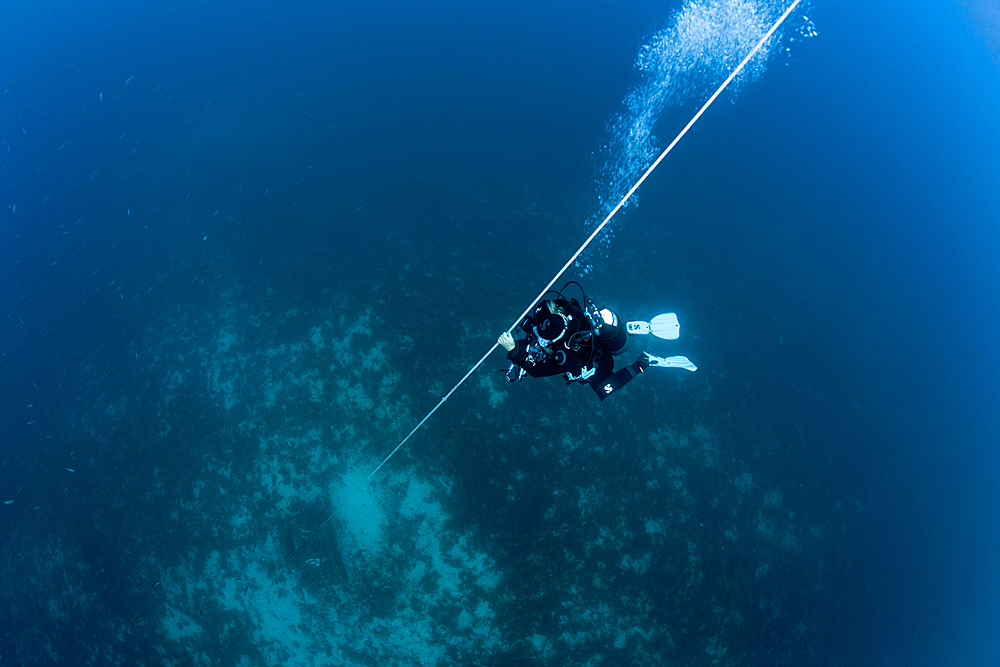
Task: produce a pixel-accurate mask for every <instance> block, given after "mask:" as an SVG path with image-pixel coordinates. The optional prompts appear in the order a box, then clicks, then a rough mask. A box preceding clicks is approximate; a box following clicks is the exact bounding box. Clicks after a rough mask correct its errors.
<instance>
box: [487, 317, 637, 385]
mask: <svg viewBox="0 0 1000 667" xmlns="http://www.w3.org/2000/svg"><path fill="white" fill-rule="evenodd" d="M554 302H555V304H556V305H557V306H559V309H561V311H562V312H561V314H562V315H563V316H564V317H565V318H566V330H565V331H564V333H563V335H562V336H560V337H559V339H558V340H556V341H555V342H553V343H552V344H550V345H547V346H542V345H540V344H539V343H538V337H537V336H536V335H535V328H536V327H537V326H538V325H539V324H540V323H541V322H542V320H544V319H545V318H546V317H548V316H549V315H550V314H551V311H550V310H549V307H548V302H542V303H540V304H539V305H537V306H536V307H535V309H534V310H533V311H532V312H531V314H530V315H528V316H527V317H525V318H524V321H523V322H521V324H520V327H519V329H520V330H521V332H522V335H521V337H520V338H518V340H517V341H516V342H515V344H514V349H513V350H511V351H510V352H508V353H507V358H508V359H510V360H511V361H512V362H514V363H515V364H517V365H518V366H520V367H521V368H523V369H524V370H525V371H527V373H528V375H530V376H531V377H548V376H551V375H559V374H562V373H569V374H571V375H576V376H579V375H580V371H581V370H583V369H587V368H594V369H595V372H594V374H593V375H591V376H590V378H588V379H586V380H570V381H571V382H572V381H576V382H584V383H587V384H589V385H590V386H591V388H592V389H593V390H594V392H595V393H596V394H597V397H598V398H600V399H601V400H602V401H603V400H604V399H605V398H607V397H608V396H610V395H611V394H613V393H614V392H616V391H617V390H619V389H621V388H622V387H623V386H625V385H626V384H627V383H628V382H629V381H631V380H632V378H634V377H636V376H637V375H638V374H639V373H641V372H642V371H644V370H645V369H646V367H647V366H648V365H649V364H648V363H646V362H645V361H644V360H638V361H636V362H634V363H632V364H630V365H629V366H627V367H625V368H623V369H622V370H620V371H618V372H617V373H615V372H614V368H615V358H614V356H613V355H612V354H610V353H609V352H607V351H605V350H604V348H603V347H601V343H600V338H599V336H598V335H597V332H595V330H594V327H593V325H591V323H590V321H589V320H588V319H587V316H586V315H584V314H583V311H582V310H581V309H580V304H579V302H578V301H577V300H576V299H573V300H572V301H567V300H565V299H555V300H554ZM559 309H557V310H559Z"/></svg>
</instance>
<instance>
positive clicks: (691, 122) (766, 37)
mask: <svg viewBox="0 0 1000 667" xmlns="http://www.w3.org/2000/svg"><path fill="white" fill-rule="evenodd" d="M800 2H802V0H794V1H793V2H792V4H791V5H789V6H788V9H786V10H785V13H784V14H782V15H781V17H780V18H779V19H778V20H777V21H775V22H774V25H772V26H771V29H770V30H768V31H767V32H766V33H764V36H763V37H761V38H760V41H759V42H757V45H756V46H754V47H753V50H752V51H750V53H748V54H747V56H746V58H744V59H743V61H742V62H740V64H739V65H737V66H736V69H734V70H733V71H732V73H730V75H729V76H728V77H727V78H726V80H725V81H723V82H722V85H721V86H719V88H718V90H716V91H715V92H714V93H713V94H712V96H711V97H710V98H708V101H707V102H705V104H704V105H703V106H702V107H701V108H700V109H698V113H696V114H695V115H694V116H693V117H692V118H691V120H689V121H688V124H687V125H685V126H684V129H683V130H681V131H680V133H679V134H678V135H677V136H676V137H674V140H673V141H671V142H670V145H669V146H667V147H666V148H665V149H664V150H663V152H662V153H660V156H659V157H658V158H656V160H654V161H653V164H651V165H649V168H648V169H646V171H645V172H644V173H643V175H642V176H640V177H639V180H638V181H636V182H635V185H633V186H632V188H631V189H630V190H629V191H628V192H627V193H625V196H624V197H622V199H621V201H620V202H618V205H617V206H615V207H614V208H613V209H611V212H610V213H608V216H607V217H606V218H604V222H602V223H601V224H600V225H598V226H597V228H596V229H595V230H594V231H593V232H591V234H590V236H588V237H587V240H586V241H584V242H583V245H581V246H580V248H579V249H578V250H577V251H576V252H575V253H573V256H572V257H570V258H569V260H568V261H567V262H566V263H565V264H564V265H563V267H562V268H561V269H559V272H558V273H556V275H554V276H553V277H552V280H550V281H549V284H548V285H546V286H545V287H544V288H543V289H542V291H541V292H539V294H538V296H537V297H535V299H534V300H533V301H531V305H529V306H528V307H527V308H526V309H525V311H524V312H523V313H521V315H520V317H518V318H517V319H516V320H514V323H513V324H511V325H510V326H509V327H508V328H507V333H510V332H511V331H513V330H514V327H516V326H517V325H518V323H519V322H520V321H521V320H523V319H524V318H525V317H526V316H527V315H528V313H530V312H531V309H532V308H534V307H535V304H536V303H538V302H539V300H540V299H541V298H542V297H543V296H545V294H546V293H547V292H548V291H549V290H550V289H552V286H553V285H555V284H556V281H557V280H559V278H560V277H562V274H564V273H566V269H568V268H569V267H570V266H572V265H573V262H575V261H576V258H577V257H579V256H580V255H581V253H583V251H584V250H585V249H586V248H587V246H588V245H590V242H591V241H593V240H594V239H595V238H596V237H597V235H598V234H600V233H601V231H603V230H604V228H605V227H606V226H607V225H608V223H609V222H611V219H612V218H613V217H615V215H616V214H617V213H618V211H620V210H621V208H622V207H623V206H625V202H627V201H628V200H629V199H630V198H631V197H632V195H633V194H635V191H636V190H638V189H639V186H640V185H642V183H643V181H645V180H646V178H647V177H648V176H649V175H650V174H651V173H653V170H654V169H656V167H657V166H659V164H660V162H662V161H663V158H665V157H667V154H668V153H670V151H672V150H673V149H674V146H676V145H677V143H678V142H679V141H680V140H681V139H682V138H683V137H684V135H685V134H687V132H688V130H690V129H691V127H692V126H693V125H694V124H695V123H697V122H698V119H699V118H701V115H702V114H703V113H705V111H706V110H707V109H708V107H710V106H712V103H713V102H715V100H716V98H717V97H718V96H719V95H721V94H722V91H724V90H725V89H726V88H727V87H728V86H729V84H730V83H732V81H733V79H735V78H736V77H737V76H739V73H740V72H742V71H743V68H744V67H746V65H747V63H748V62H750V60H751V59H752V58H753V57H754V56H755V55H757V52H758V51H760V49H761V47H762V46H764V44H765V42H767V40H769V39H770V38H771V35H773V34H774V32H775V31H776V30H777V29H778V28H779V27H780V26H781V24H782V23H784V22H785V19H786V18H788V15H789V14H791V13H792V12H793V11H794V10H795V8H796V7H797V6H798V5H799V3H800ZM499 346H500V343H499V342H496V343H493V347H491V348H490V349H489V351H488V352H487V353H486V354H484V355H483V356H482V357H481V358H480V359H479V361H477V362H476V364H475V365H474V366H473V367H472V368H470V369H469V371H468V372H467V373H466V374H465V375H464V376H462V379H461V380H459V381H458V383H457V384H456V385H455V386H454V387H452V388H451V391H449V392H448V393H447V394H445V396H444V398H442V399H441V400H440V401H439V402H438V404H437V405H435V406H434V409H433V410H431V411H430V412H428V413H427V415H426V416H425V417H424V418H423V419H421V420H420V423H419V424H417V425H416V426H414V427H413V430H412V431H410V432H409V434H407V436H406V437H405V438H403V440H402V441H401V442H400V443H399V444H398V445H396V448H395V449H393V450H392V451H391V452H389V456H387V457H385V458H384V459H383V460H382V462H381V463H379V464H378V467H376V468H375V469H374V470H372V472H371V474H370V475H368V477H367V478H366V479H365V481H366V482H367V481H368V480H370V479H371V478H372V477H374V476H375V473H377V472H378V471H379V470H380V469H381V468H382V466H384V465H385V464H386V462H387V461H388V460H389V459H391V458H392V456H393V455H394V454H395V453H396V452H398V451H399V449H400V448H401V447H402V446H403V445H405V444H406V441H407V440H409V439H410V438H411V437H412V436H413V434H414V433H416V432H417V431H418V430H419V429H420V427H421V426H423V425H424V422H426V421H427V420H428V419H430V417H431V415H433V414H434V413H435V412H437V410H438V408H440V407H441V406H442V405H444V402H445V401H447V400H448V399H449V398H450V397H451V395H452V394H454V393H455V390H456V389H458V388H459V387H461V386H462V383H464V382H465V381H466V380H467V379H469V376H470V375H472V374H473V373H475V372H476V369H478V368H479V367H480V366H481V365H482V364H483V362H484V361H486V358H487V357H489V356H490V355H491V354H493V350H495V349H497V347H499Z"/></svg>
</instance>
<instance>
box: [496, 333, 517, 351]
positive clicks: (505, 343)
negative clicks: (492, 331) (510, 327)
mask: <svg viewBox="0 0 1000 667" xmlns="http://www.w3.org/2000/svg"><path fill="white" fill-rule="evenodd" d="M497 342H498V343H500V346H501V347H503V349H505V350H507V351H508V352H510V351H511V350H513V349H514V337H513V336H511V335H510V332H509V331H504V332H503V333H502V334H500V338H498V339H497Z"/></svg>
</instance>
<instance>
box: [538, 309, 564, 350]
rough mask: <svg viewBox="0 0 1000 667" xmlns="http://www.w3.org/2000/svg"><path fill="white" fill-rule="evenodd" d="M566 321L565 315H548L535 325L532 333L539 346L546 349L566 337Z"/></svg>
mask: <svg viewBox="0 0 1000 667" xmlns="http://www.w3.org/2000/svg"><path fill="white" fill-rule="evenodd" d="M566 328H567V321H566V316H565V315H560V314H558V313H549V314H548V315H546V316H545V317H543V318H542V319H541V320H540V321H539V322H538V324H536V325H535V326H534V327H533V328H532V331H533V332H534V333H535V337H536V338H538V343H539V345H542V346H545V347H548V346H549V345H551V344H552V343H554V342H556V341H557V340H559V339H560V338H562V337H563V336H564V335H566Z"/></svg>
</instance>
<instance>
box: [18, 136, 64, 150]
mask: <svg viewBox="0 0 1000 667" xmlns="http://www.w3.org/2000/svg"><path fill="white" fill-rule="evenodd" d="M25 134H27V133H25ZM68 143H69V139H67V140H66V141H64V142H63V143H62V146H60V147H59V148H57V149H56V150H57V151H61V150H62V149H64V148H66V144H68Z"/></svg>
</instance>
